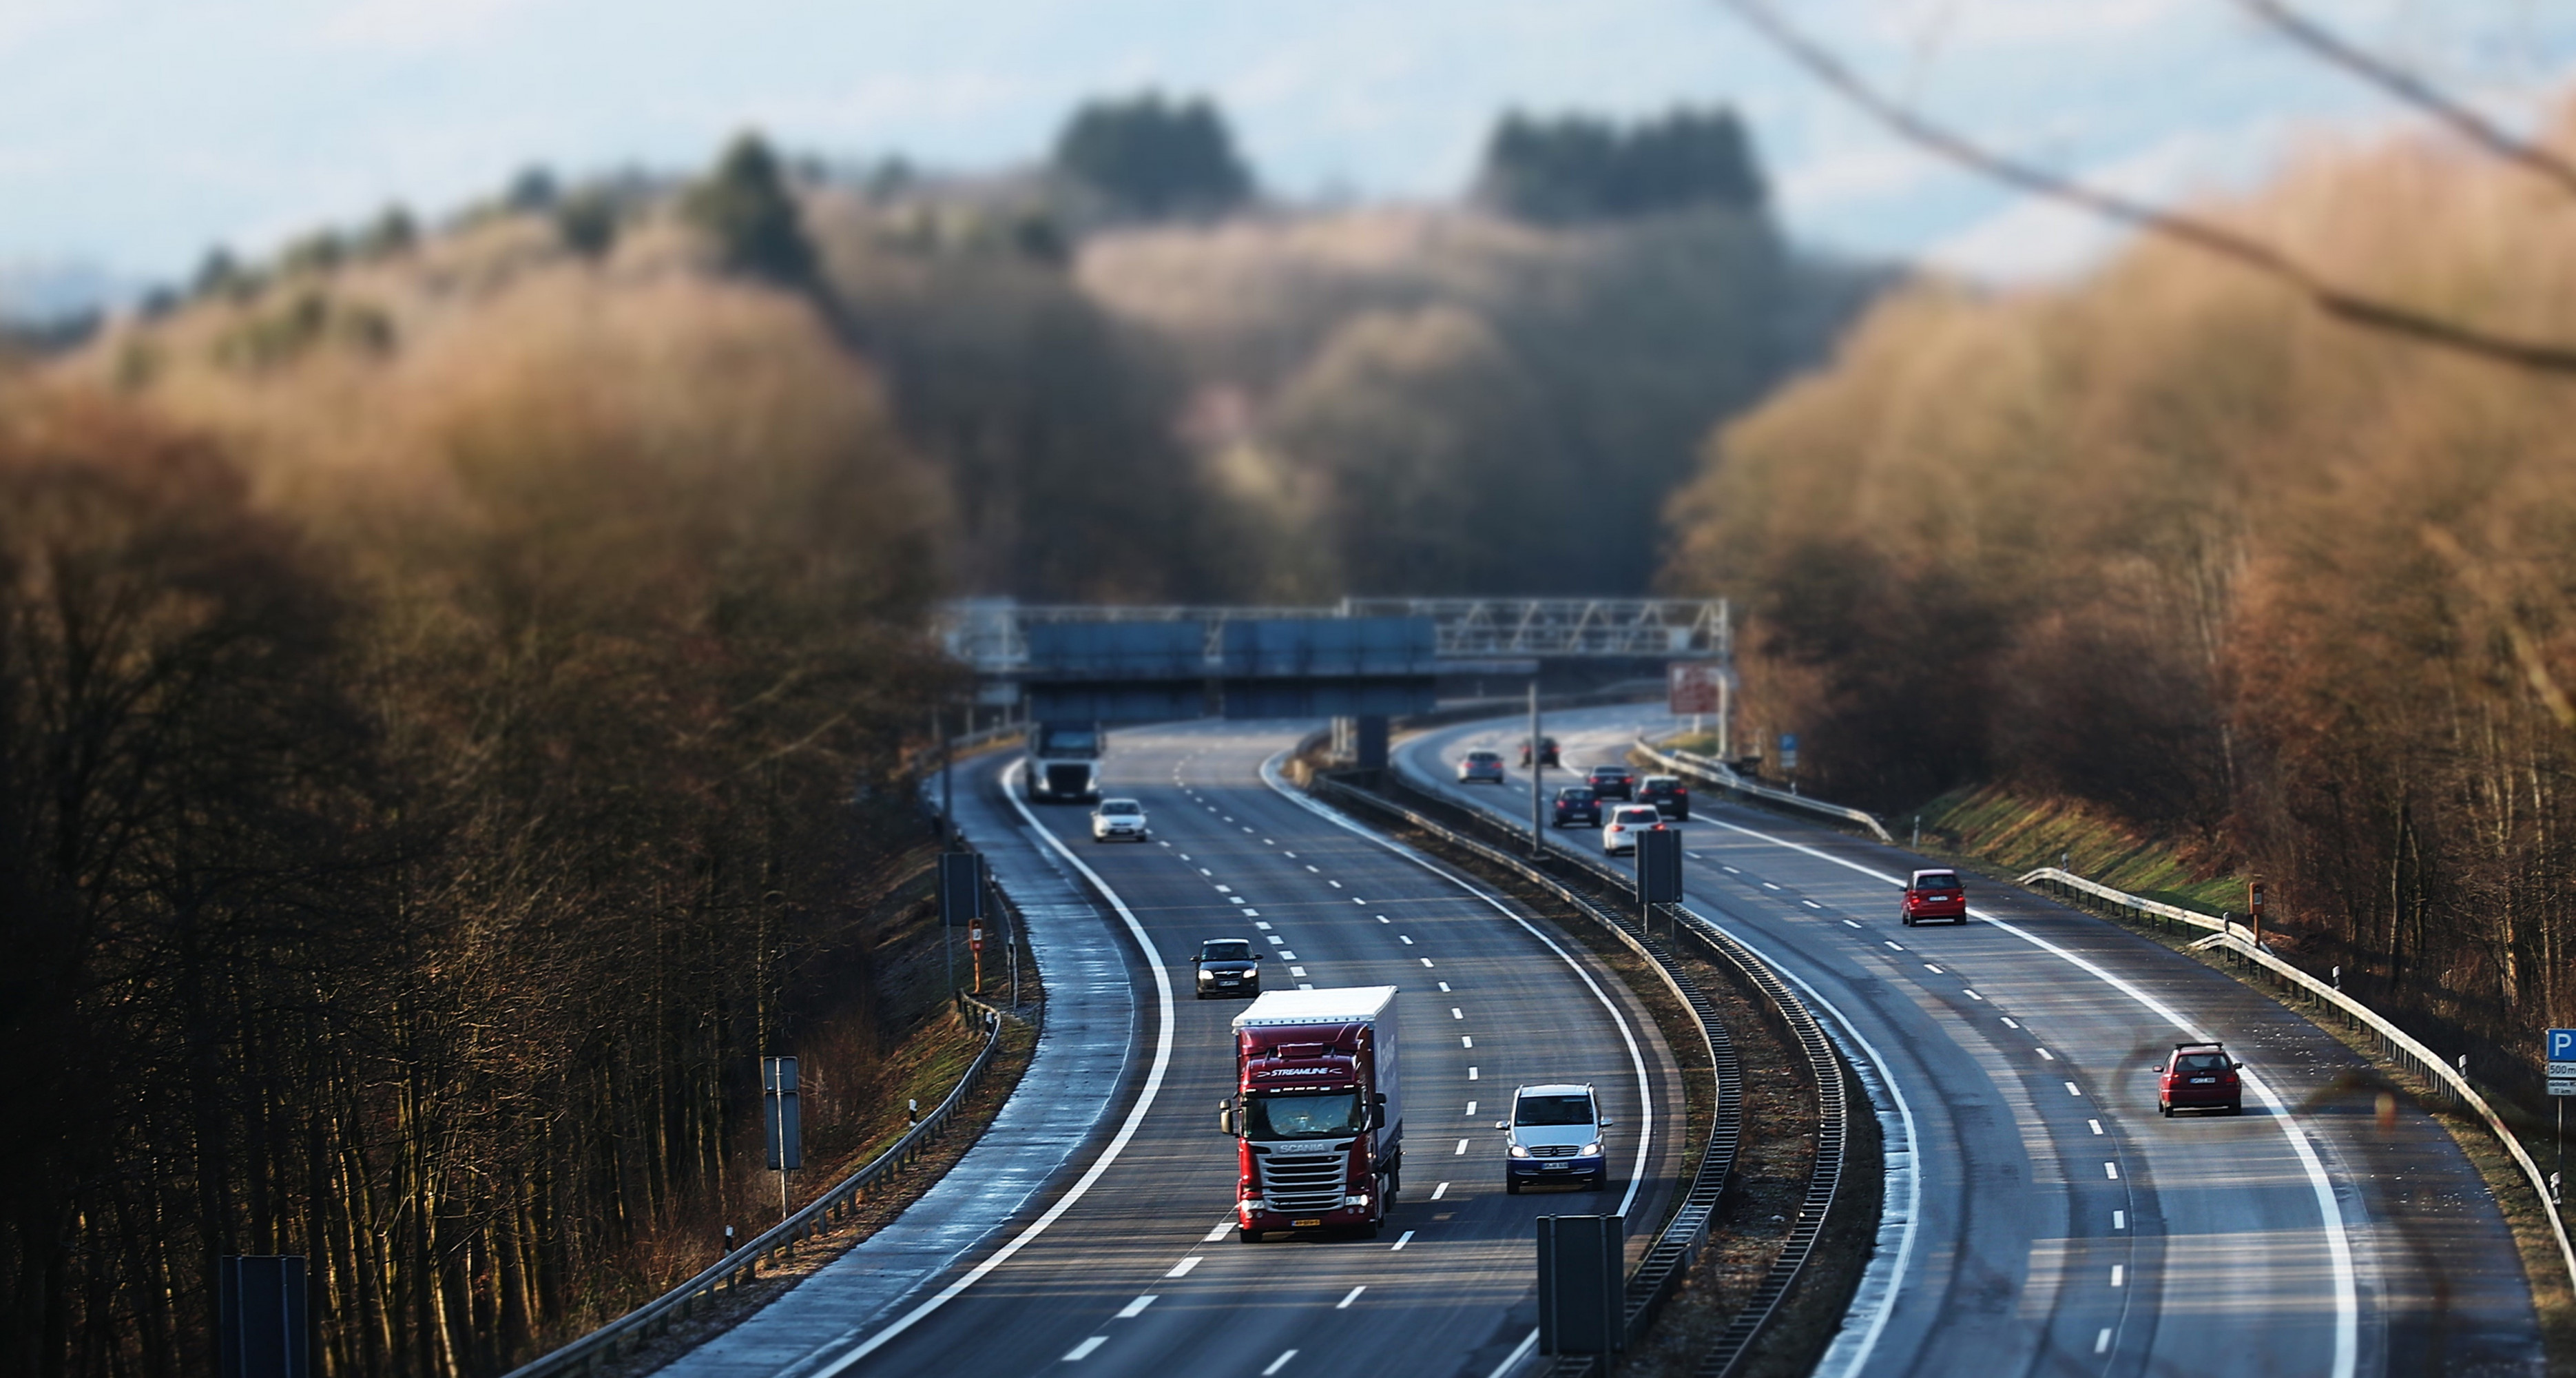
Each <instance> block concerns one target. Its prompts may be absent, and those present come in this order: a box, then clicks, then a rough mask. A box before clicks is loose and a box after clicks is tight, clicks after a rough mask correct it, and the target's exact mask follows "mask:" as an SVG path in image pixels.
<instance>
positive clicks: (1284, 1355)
mask: <svg viewBox="0 0 2576 1378" xmlns="http://www.w3.org/2000/svg"><path fill="white" fill-rule="evenodd" d="M1296 1357H1297V1351H1295V1350H1293V1349H1290V1350H1284V1351H1282V1352H1281V1353H1280V1355H1279V1357H1278V1358H1276V1359H1273V1360H1271V1361H1270V1367H1268V1368H1265V1369H1263V1370H1261V1378H1270V1375H1271V1374H1274V1373H1277V1372H1278V1371H1279V1370H1281V1369H1283V1368H1286V1367H1288V1361H1289V1360H1291V1359H1294V1358H1296Z"/></svg>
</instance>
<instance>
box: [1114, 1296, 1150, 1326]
mask: <svg viewBox="0 0 2576 1378" xmlns="http://www.w3.org/2000/svg"><path fill="white" fill-rule="evenodd" d="M1155 1300H1156V1297H1155V1296H1154V1294H1152V1293H1150V1292H1149V1293H1147V1294H1146V1295H1144V1296H1141V1297H1138V1298H1137V1299H1135V1300H1134V1301H1131V1302H1129V1303H1127V1304H1126V1305H1125V1306H1122V1307H1120V1308H1118V1315H1117V1319H1119V1320H1122V1321H1132V1320H1134V1319H1136V1318H1137V1317H1138V1316H1141V1315H1144V1314H1145V1308H1146V1307H1148V1306H1151V1305H1153V1304H1154V1302H1155Z"/></svg>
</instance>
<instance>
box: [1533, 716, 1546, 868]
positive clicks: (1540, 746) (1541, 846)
mask: <svg viewBox="0 0 2576 1378" xmlns="http://www.w3.org/2000/svg"><path fill="white" fill-rule="evenodd" d="M1529 699H1530V705H1529V708H1530V736H1529V753H1530V855H1531V856H1533V857H1536V856H1544V855H1545V854H1546V852H1547V834H1546V833H1545V832H1544V831H1542V828H1543V827H1544V824H1543V823H1542V822H1541V821H1540V817H1539V815H1540V812H1541V810H1540V805H1539V777H1540V776H1542V775H1544V774H1546V773H1547V739H1546V738H1544V737H1541V736H1540V735H1538V676H1536V675H1532V676H1530V685H1529Z"/></svg>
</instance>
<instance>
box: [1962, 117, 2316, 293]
mask: <svg viewBox="0 0 2576 1378" xmlns="http://www.w3.org/2000/svg"><path fill="white" fill-rule="evenodd" d="M2290 136H2291V130H2290V128H2289V126H2288V123H2287V122H2285V121H2281V120H2275V119H2263V120H2257V121H2254V122H2252V123H2251V124H2249V125H2246V126H2241V127H2238V128H2234V129H2187V130H2184V131H2182V132H2180V133H2177V134H2172V135H2168V136H2167V137H2165V138H2163V139H2160V140H2157V141H2156V142H2155V143H2153V144H2151V145H2149V146H2148V147H2146V148H2144V149H2141V150H2139V151H2137V152H2135V153H2132V154H2130V155H2128V156H2126V157H2123V158H2119V159H2116V160H2114V161H2111V162H2108V163H2104V164H2102V165H2100V166H2097V167H2093V168H2090V169H2086V170H2084V171H2081V172H2079V173H2077V178H2078V180H2080V181H2082V182H2083V183H2084V184H2085V185H2087V186H2092V187H2097V188H2100V189H2101V190H2104V191H2111V192H2117V193H2119V194H2121V195H2123V196H2127V197H2130V198H2133V199H2136V200H2140V201H2144V202H2146V203H2148V204H2150V205H2160V206H2163V205H2176V204H2181V203H2187V202H2189V201H2191V200H2193V199H2195V198H2199V197H2206V196H2210V195H2214V194H2216V193H2219V192H2221V191H2225V190H2228V189H2231V188H2240V187H2243V186H2245V185H2247V184H2249V183H2251V182H2252V181H2254V180H2255V179H2256V178H2258V177H2260V176H2261V175H2262V174H2263V173H2264V172H2266V171H2269V170H2270V169H2271V168H2272V167H2274V166H2275V165H2276V164H2277V163H2278V161H2279V158H2280V155H2281V154H2282V152H2284V151H2285V148H2286V145H2287V142H2288V140H2289V138H2290ZM2134 233H2135V231H2133V230H2132V229H2130V228H2129V227H2128V226H2126V225H2123V224H2120V223H2119V222H2117V221H2114V220H2111V219H2109V218H2108V217H2105V216H2102V215H2099V214H2096V213H2094V212H2092V211H2088V210H2083V209H2080V208H2078V207H2075V206H2070V205H2068V204H2066V203H2065V202H2062V201H2057V200H2053V199H2051V198H2048V197H2045V196H2026V197H2023V198H2022V199H2020V200H2018V201H2015V202H2013V203H2012V204H2010V205H2009V206H2006V207H2005V208H2004V209H2003V210H2002V211H2000V212H1998V213H1996V214H1994V215H1992V216H1989V217H1987V218H1986V219H1984V220H1982V221H1980V222H1978V223H1977V224H1975V225H1972V226H1970V227H1969V228H1967V229H1966V230H1963V231H1961V232H1959V233H1956V234H1953V235H1951V236H1949V237H1948V238H1946V239H1943V240H1941V241H1939V242H1938V243H1935V244H1934V245H1933V246H1932V247H1931V248H1930V249H1929V250H1928V251H1926V252H1925V254H1924V255H1923V257H1924V261H1925V262H1927V263H1930V264H1932V265H1933V266H1935V267H1939V268H1945V269H1948V270H1949V271H1951V272H1954V273H1959V274H1962V275H1964V276H1967V277H1973V278H1980V279H1983V280H1985V281H1989V282H1998V283H2034V282H2049V281H2056V280H2062V279H2064V278H2067V277H2071V276H2073V275H2074V274H2077V273H2080V272H2082V271H2084V270H2085V269H2087V268H2090V267H2092V266H2094V265H2095V264H2097V263H2099V262H2101V261H2102V259H2103V258H2105V257H2106V256H2108V255H2109V254H2110V253H2111V252H2112V251H2114V250H2115V249H2117V248H2119V246H2121V245H2122V244H2124V243H2127V242H2128V240H2129V239H2130V238H2131V236H2132V235H2133V234H2134Z"/></svg>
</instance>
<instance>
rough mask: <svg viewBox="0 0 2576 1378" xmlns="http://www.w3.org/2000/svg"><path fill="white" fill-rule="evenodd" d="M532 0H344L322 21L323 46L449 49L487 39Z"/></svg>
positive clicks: (413, 49)
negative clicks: (499, 24) (347, 0)
mask: <svg viewBox="0 0 2576 1378" xmlns="http://www.w3.org/2000/svg"><path fill="white" fill-rule="evenodd" d="M530 4H531V0H349V3H345V4H342V5H340V6H339V7H338V8H337V9H336V10H335V11H334V12H333V13H332V14H331V15H330V17H329V18H327V19H325V20H323V21H322V28H321V38H322V41H323V42H324V43H325V44H328V45H330V46H333V47H340V48H364V49H377V50H388V51H395V52H418V51H422V50H425V49H436V48H453V47H458V46H462V45H464V44H467V43H473V42H478V41H481V40H484V39H487V38H489V37H491V35H492V32H493V30H494V29H495V28H496V27H497V25H498V21H500V20H501V19H502V18H504V17H505V16H507V15H508V14H509V13H510V12H511V11H513V10H522V9H526V8H528V7H529V5H530Z"/></svg>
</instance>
